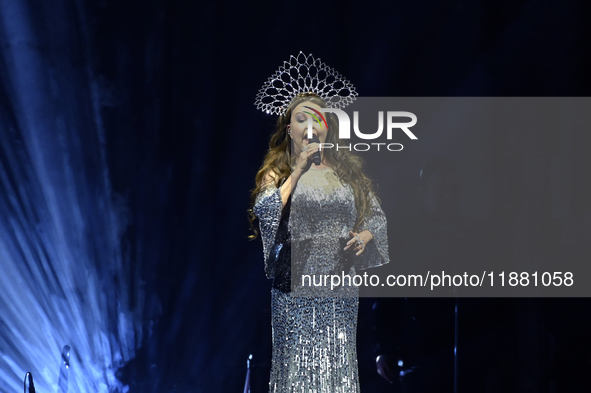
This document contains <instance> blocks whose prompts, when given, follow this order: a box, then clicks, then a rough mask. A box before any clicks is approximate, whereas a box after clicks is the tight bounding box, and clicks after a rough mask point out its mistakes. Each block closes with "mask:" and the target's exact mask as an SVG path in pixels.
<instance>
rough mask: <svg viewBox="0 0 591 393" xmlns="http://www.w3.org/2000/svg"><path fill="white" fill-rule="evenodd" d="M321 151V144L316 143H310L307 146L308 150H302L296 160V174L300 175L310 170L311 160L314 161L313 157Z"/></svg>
mask: <svg viewBox="0 0 591 393" xmlns="http://www.w3.org/2000/svg"><path fill="white" fill-rule="evenodd" d="M319 150H320V144H319V143H316V142H314V143H310V144H309V145H308V146H307V149H305V150H302V151H301V152H300V155H299V156H298V157H297V159H296V165H295V168H294V172H295V171H298V172H299V173H300V174H302V173H304V172H306V171H307V170H308V168H310V160H312V156H313V155H314V153H316V152H317V151H319Z"/></svg>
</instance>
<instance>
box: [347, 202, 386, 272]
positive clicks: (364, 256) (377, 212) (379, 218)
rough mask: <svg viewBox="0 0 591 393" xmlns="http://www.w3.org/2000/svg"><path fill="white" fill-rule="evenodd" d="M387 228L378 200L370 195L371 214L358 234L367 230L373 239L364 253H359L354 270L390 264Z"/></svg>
mask: <svg viewBox="0 0 591 393" xmlns="http://www.w3.org/2000/svg"><path fill="white" fill-rule="evenodd" d="M387 227H388V225H387V222H386V215H385V214H384V211H383V210H382V208H381V206H380V203H379V202H378V199H377V198H376V197H375V195H374V194H371V212H370V215H369V216H368V217H367V218H366V219H365V221H364V222H363V224H362V225H361V229H360V231H359V232H363V231H365V230H368V231H370V232H371V234H372V235H373V239H372V240H371V241H370V242H369V243H368V244H367V246H366V247H365V251H363V253H361V255H360V256H359V257H360V258H359V259H358V260H357V262H356V263H355V268H356V269H360V270H364V269H369V268H371V267H377V266H381V265H385V264H386V263H389V262H390V256H389V254H388V234H387Z"/></svg>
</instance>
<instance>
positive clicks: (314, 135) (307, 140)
mask: <svg viewBox="0 0 591 393" xmlns="http://www.w3.org/2000/svg"><path fill="white" fill-rule="evenodd" d="M312 137H316V138H318V135H316V134H312ZM304 140H305V141H306V142H308V143H310V139H309V138H308V133H306V134H305V136H304Z"/></svg>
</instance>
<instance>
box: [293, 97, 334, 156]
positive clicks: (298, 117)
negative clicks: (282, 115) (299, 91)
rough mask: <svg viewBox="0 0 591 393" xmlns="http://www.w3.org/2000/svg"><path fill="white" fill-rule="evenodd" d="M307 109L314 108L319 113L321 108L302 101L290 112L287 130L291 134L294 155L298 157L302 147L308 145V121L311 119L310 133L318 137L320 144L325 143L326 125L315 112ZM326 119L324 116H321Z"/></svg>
mask: <svg viewBox="0 0 591 393" xmlns="http://www.w3.org/2000/svg"><path fill="white" fill-rule="evenodd" d="M306 107H309V108H314V109H316V110H317V111H319V112H320V109H321V108H322V107H321V106H320V105H318V104H315V103H313V102H311V101H304V102H302V103H300V104H299V105H298V106H296V107H295V108H294V109H293V111H292V112H291V122H290V123H289V125H288V127H287V129H288V131H289V132H290V133H291V140H292V141H293V144H294V149H295V151H294V153H295V154H296V155H299V154H300V153H301V151H302V148H303V147H304V146H307V145H308V144H309V141H308V119H312V132H313V134H314V135H316V136H317V137H318V139H319V140H320V143H324V141H326V133H327V128H326V124H325V123H324V121H323V120H322V118H321V117H320V116H318V114H317V113H316V112H314V111H313V110H311V109H308V108H306ZM323 116H324V118H325V119H326V115H325V114H323ZM318 120H320V122H318Z"/></svg>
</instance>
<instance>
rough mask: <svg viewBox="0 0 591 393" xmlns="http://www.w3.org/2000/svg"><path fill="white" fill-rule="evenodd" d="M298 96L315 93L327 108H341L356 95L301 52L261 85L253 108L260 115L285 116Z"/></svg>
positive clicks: (330, 71)
mask: <svg viewBox="0 0 591 393" xmlns="http://www.w3.org/2000/svg"><path fill="white" fill-rule="evenodd" d="M301 93H314V94H316V95H317V96H319V97H320V98H322V100H324V102H326V105H327V106H328V107H329V108H337V109H342V108H344V107H346V106H347V105H349V104H350V103H352V102H353V101H354V100H355V99H356V98H357V96H358V94H357V92H356V91H355V87H354V86H353V84H352V83H351V82H349V81H348V80H346V79H345V78H343V77H342V76H341V75H340V74H339V73H338V72H336V71H335V70H334V69H332V68H330V67H328V66H327V65H326V64H324V63H323V62H321V61H320V59H314V57H313V56H312V55H311V54H310V55H308V56H306V55H305V54H304V53H302V52H301V51H300V53H299V54H298V55H297V57H296V56H293V55H291V56H290V57H289V61H284V62H283V65H282V66H280V67H279V69H278V70H277V71H275V73H274V74H273V75H271V76H270V77H269V79H268V80H267V81H266V82H265V83H264V84H263V87H261V89H260V90H259V93H258V94H257V97H256V101H255V105H256V106H257V109H260V110H262V111H263V112H266V113H270V114H274V115H280V114H283V113H285V111H286V110H287V108H289V105H290V104H291V101H292V100H293V99H294V98H295V97H296V96H297V95H298V94H301Z"/></svg>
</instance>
